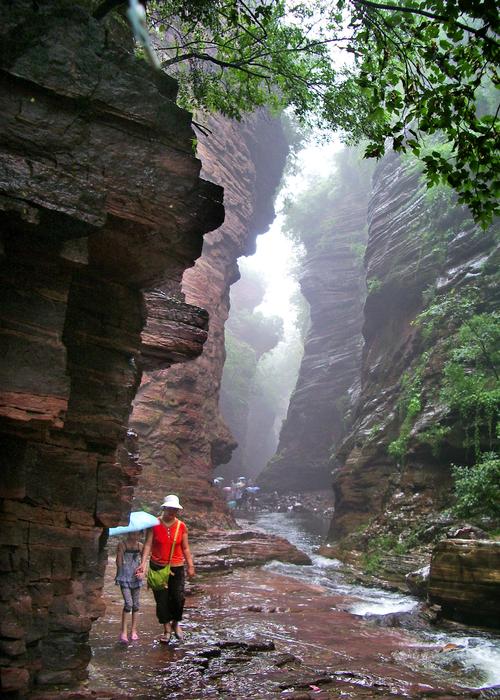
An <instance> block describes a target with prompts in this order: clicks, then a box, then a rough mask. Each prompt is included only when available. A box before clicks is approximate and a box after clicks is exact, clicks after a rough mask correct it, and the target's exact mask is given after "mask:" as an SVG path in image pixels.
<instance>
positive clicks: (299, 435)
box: [258, 170, 370, 492]
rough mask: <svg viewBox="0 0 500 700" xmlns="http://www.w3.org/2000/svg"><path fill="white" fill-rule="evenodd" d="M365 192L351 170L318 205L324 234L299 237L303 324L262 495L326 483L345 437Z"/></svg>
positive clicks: (354, 363)
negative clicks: (306, 319) (306, 316)
mask: <svg viewBox="0 0 500 700" xmlns="http://www.w3.org/2000/svg"><path fill="white" fill-rule="evenodd" d="M369 190H370V175H369V172H363V170H361V171H358V172H356V176H355V177H354V179H353V180H352V181H350V182H349V185H348V186H347V187H344V186H342V188H341V191H340V192H339V194H338V195H337V196H335V197H334V200H333V202H332V203H331V204H330V206H329V207H328V209H327V210H326V206H327V205H326V199H325V201H323V202H322V203H321V206H322V207H323V208H325V209H324V210H323V209H322V210H321V211H320V213H319V214H317V216H318V217H319V219H320V224H319V225H318V229H321V230H322V231H323V235H321V236H319V235H316V236H314V237H312V236H311V235H308V236H307V237H305V236H304V243H305V245H306V250H307V254H306V257H305V260H304V262H303V265H302V271H301V277H300V287H301V291H302V293H303V295H304V297H305V298H306V300H307V301H308V303H309V307H310V326H309V329H308V332H307V336H306V339H305V343H304V356H303V359H302V363H301V366H300V372H299V377H298V380H297V385H296V387H295V390H294V392H293V393H292V396H291V398H290V404H289V408H288V413H287V417H286V420H285V421H284V423H283V426H282V429H281V433H280V438H279V444H278V448H277V451H276V454H275V456H274V457H273V458H272V460H271V461H270V462H269V464H268V466H267V468H266V469H265V470H264V471H263V472H262V473H261V474H260V476H259V477H258V484H259V486H261V487H263V488H264V489H266V490H276V491H278V492H281V491H290V490H292V491H293V490H298V491H309V490H316V489H322V488H328V487H329V486H330V484H331V470H332V464H331V457H332V454H333V451H334V450H335V449H336V447H338V445H339V444H340V441H341V439H342V438H343V437H344V435H345V433H346V428H347V425H348V423H349V416H348V411H347V408H348V406H349V402H350V400H351V399H350V393H352V391H353V390H355V389H354V388H353V385H354V384H355V382H356V380H357V378H358V376H359V368H360V364H361V347H362V337H361V327H362V320H363V317H362V309H363V299H364V296H365V282H364V273H363V250H364V244H365V241H366V208H367V202H368V194H369ZM321 222H328V223H325V225H324V227H323V226H322V224H321ZM313 226H314V222H313V212H311V228H312V227H313Z"/></svg>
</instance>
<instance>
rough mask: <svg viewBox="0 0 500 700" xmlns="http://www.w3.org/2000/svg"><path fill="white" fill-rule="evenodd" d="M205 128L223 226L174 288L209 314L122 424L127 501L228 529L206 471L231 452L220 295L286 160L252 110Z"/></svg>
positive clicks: (203, 141) (275, 135) (266, 212)
mask: <svg viewBox="0 0 500 700" xmlns="http://www.w3.org/2000/svg"><path fill="white" fill-rule="evenodd" d="M208 127H209V129H210V131H211V134H210V135H209V136H208V137H204V138H200V144H199V146H198V153H199V156H200V158H201V159H202V162H203V173H204V174H205V175H206V176H207V177H209V178H210V179H213V180H214V181H216V182H219V183H221V184H222V185H223V186H224V206H225V210H226V219H225V222H224V225H223V226H221V227H220V228H219V229H217V230H216V231H213V232H212V233H210V234H208V235H207V236H205V239H204V244H203V254H202V256H201V257H200V258H199V259H198V260H197V262H196V264H195V266H194V267H192V268H191V269H189V270H187V271H186V273H185V275H184V278H183V283H182V289H183V292H184V294H185V298H186V301H187V302H189V303H190V304H195V305H202V306H204V308H206V309H207V310H208V312H209V315H210V327H209V334H208V339H207V342H206V343H205V345H204V349H203V354H202V355H201V356H200V357H199V358H198V359H197V360H195V361H193V362H189V363H186V364H183V365H178V366H176V367H172V368H171V369H168V370H165V371H157V372H153V373H149V372H148V373H146V374H145V375H144V377H143V380H142V384H141V388H140V390H139V392H138V395H137V398H136V400H135V402H134V411H133V414H132V421H131V425H132V426H133V428H134V430H135V431H137V433H138V435H139V446H140V454H141V463H142V466H143V473H142V476H141V481H140V485H139V490H138V495H137V503H138V504H139V503H141V502H146V503H147V504H148V505H150V506H151V505H153V506H155V505H159V503H160V499H161V498H162V497H163V496H164V495H166V494H167V493H170V492H173V493H178V494H179V496H180V497H181V499H182V500H181V502H182V504H183V505H184V507H185V511H184V513H183V515H184V517H185V519H186V520H187V522H188V523H190V524H191V525H194V526H197V527H200V528H206V527H209V526H213V525H223V526H224V525H226V526H227V525H229V524H231V523H232V522H233V519H232V517H231V515H230V513H229V512H228V511H227V509H226V506H225V501H224V499H222V498H221V495H220V492H219V491H218V490H217V489H216V488H215V487H214V486H213V485H212V479H213V470H214V467H215V466H217V465H218V464H224V463H225V462H227V461H229V459H230V456H231V452H232V450H233V449H234V448H235V446H236V443H235V441H234V438H233V437H232V436H231V434H230V433H229V430H228V429H227V427H226V425H225V424H224V422H223V420H222V417H221V415H220V413H219V407H218V402H219V390H220V382H221V377H222V370H223V366H224V359H225V349H224V323H225V321H226V319H227V316H228V313H229V288H230V285H231V284H232V283H233V282H235V281H236V280H237V279H238V276H239V272H238V267H237V263H236V261H237V258H238V257H239V256H241V255H249V254H251V253H253V252H254V250H255V239H256V236H257V235H258V234H259V233H263V232H264V231H265V230H266V227H267V226H268V225H269V224H270V223H271V221H272V218H273V215H274V212H273V206H272V199H273V193H274V191H275V189H276V187H277V185H278V183H279V180H280V177H281V173H282V170H283V167H284V163H285V157H286V153H287V147H286V144H285V139H284V136H283V133H282V130H281V126H280V124H279V122H277V121H275V120H272V119H271V118H270V117H268V116H267V115H266V114H265V113H262V112H261V113H257V114H254V115H252V116H251V117H249V118H247V119H245V120H244V121H243V122H236V121H230V120H224V119H221V118H217V119H215V118H213V119H211V120H209V122H208Z"/></svg>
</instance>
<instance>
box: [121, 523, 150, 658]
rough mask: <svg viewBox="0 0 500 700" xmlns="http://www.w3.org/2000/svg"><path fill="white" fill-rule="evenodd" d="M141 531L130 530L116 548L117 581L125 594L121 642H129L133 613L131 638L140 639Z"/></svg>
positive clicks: (123, 594)
mask: <svg viewBox="0 0 500 700" xmlns="http://www.w3.org/2000/svg"><path fill="white" fill-rule="evenodd" d="M141 535H142V533H141V532H129V533H128V534H127V535H126V537H125V539H124V540H122V541H121V542H119V543H118V547H117V549H116V577H115V583H116V584H117V585H118V586H120V589H121V592H122V596H123V602H124V605H123V611H122V624H121V631H120V642H122V643H123V644H128V639H129V638H128V620H129V613H130V612H131V613H132V625H131V630H130V639H131V640H132V641H135V640H136V639H139V635H138V634H137V613H138V612H139V595H140V592H141V587H142V586H143V585H144V581H143V580H142V579H141V578H140V577H139V576H137V575H136V571H137V568H138V567H139V566H140V565H141V563H142V550H143V544H142V542H141V541H140V536H141Z"/></svg>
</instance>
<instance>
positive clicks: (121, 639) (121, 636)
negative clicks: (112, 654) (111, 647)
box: [120, 634, 128, 644]
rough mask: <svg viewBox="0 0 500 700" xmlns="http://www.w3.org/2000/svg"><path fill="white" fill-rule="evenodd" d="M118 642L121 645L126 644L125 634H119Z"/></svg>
mask: <svg viewBox="0 0 500 700" xmlns="http://www.w3.org/2000/svg"><path fill="white" fill-rule="evenodd" d="M120 642H121V643H122V644H128V637H127V635H126V634H120Z"/></svg>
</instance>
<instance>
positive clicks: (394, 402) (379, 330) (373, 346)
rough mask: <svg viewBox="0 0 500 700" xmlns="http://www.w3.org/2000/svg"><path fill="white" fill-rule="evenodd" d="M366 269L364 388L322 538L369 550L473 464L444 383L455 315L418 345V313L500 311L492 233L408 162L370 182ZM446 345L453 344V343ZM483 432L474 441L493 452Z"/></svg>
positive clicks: (418, 516)
mask: <svg viewBox="0 0 500 700" xmlns="http://www.w3.org/2000/svg"><path fill="white" fill-rule="evenodd" d="M368 225H369V234H368V247H367V251H366V257H365V264H366V275H367V286H368V296H367V299H366V304H365V308H364V327H363V335H364V340H365V345H364V350H363V362H362V370H361V392H360V396H359V400H358V403H357V408H356V413H355V422H354V427H353V430H352V432H351V434H350V435H349V437H348V438H347V439H346V440H345V442H344V444H343V445H342V447H341V448H340V450H339V451H338V453H337V460H338V463H339V465H340V467H339V468H338V470H337V471H336V473H335V478H334V493H335V514H334V517H333V521H332V526H331V531H330V534H329V540H330V541H338V540H339V539H342V538H345V537H346V536H349V537H348V540H347V542H346V546H347V547H350V546H358V545H359V546H360V547H361V548H362V547H363V546H365V545H366V543H367V542H369V541H370V539H372V538H373V537H374V536H375V535H377V534H380V533H382V532H387V531H390V532H392V533H393V534H394V535H395V536H396V537H397V538H400V539H401V538H407V541H408V542H410V541H414V538H415V537H417V538H418V536H419V535H418V533H419V532H420V533H423V532H424V530H426V528H428V527H430V526H432V525H433V523H434V522H435V519H436V516H437V514H438V513H439V512H440V511H441V510H442V509H443V508H445V507H446V506H448V505H450V502H451V496H452V482H451V464H452V463H456V464H470V463H471V462H472V461H473V460H474V449H473V448H472V445H471V442H470V441H469V444H468V445H467V430H470V431H472V432H474V431H473V427H472V425H473V422H474V419H473V417H469V418H467V419H465V418H464V417H462V416H460V415H459V413H458V412H457V410H456V409H453V408H452V409H451V410H450V408H449V407H448V408H447V407H446V405H445V403H446V402H445V401H444V399H443V396H442V392H441V387H442V385H443V376H444V372H445V366H446V362H447V361H448V360H449V359H450V357H452V353H453V347H452V346H450V340H451V339H452V338H455V340H456V338H457V336H454V335H453V334H454V333H455V332H456V328H455V327H454V325H453V320H452V315H453V313H449V314H447V315H445V316H444V317H442V318H441V319H440V320H439V322H438V323H437V325H436V328H435V330H434V332H433V334H432V335H431V336H430V337H429V338H426V336H425V334H424V333H423V332H422V325H421V323H419V322H418V316H419V314H420V313H421V312H422V311H424V310H425V309H426V308H429V305H430V304H432V303H434V302H436V301H437V302H442V301H443V300H445V299H446V298H448V299H451V300H453V303H452V305H451V306H450V309H451V310H452V309H454V308H457V307H458V305H459V304H460V298H461V296H462V295H463V294H464V293H465V292H466V290H467V289H469V288H471V287H475V288H477V290H478V294H479V297H478V299H479V302H478V307H477V310H478V312H486V313H488V312H489V311H490V310H491V309H492V308H494V307H495V305H497V304H498V298H496V297H497V296H498V248H497V245H496V243H495V235H494V230H493V228H492V229H490V230H489V231H488V232H484V231H482V230H480V229H478V228H477V227H476V226H475V225H474V223H473V222H472V220H471V218H470V216H469V215H468V213H467V211H466V210H465V209H464V208H462V207H457V206H456V205H455V204H454V202H453V197H452V196H451V195H450V193H449V192H445V191H443V190H442V189H439V188H438V189H437V190H430V191H428V190H426V188H425V185H424V184H423V182H422V179H421V176H420V174H419V171H418V169H417V168H416V167H415V165H414V164H413V165H411V164H410V163H408V161H403V160H401V159H400V158H399V157H398V156H396V155H394V154H393V155H390V156H388V157H386V158H384V160H383V161H382V162H381V163H380V165H379V166H378V168H377V171H376V173H375V177H374V187H373V193H372V196H371V200H370V205H369V210H368ZM451 343H452V345H453V341H451ZM491 439H492V438H491V435H490V437H489V438H488V435H487V431H486V430H484V431H483V433H482V435H478V440H479V442H480V443H481V448H482V449H488V448H491V445H492V443H491Z"/></svg>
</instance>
